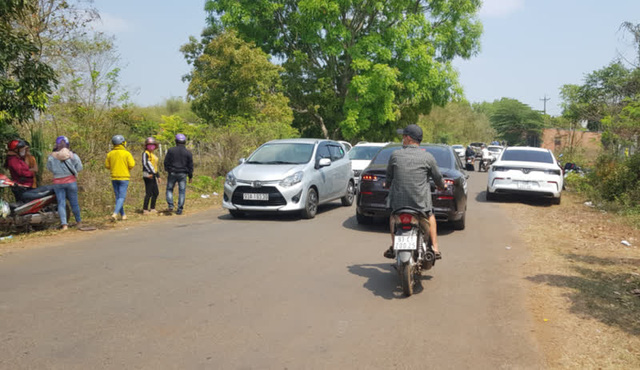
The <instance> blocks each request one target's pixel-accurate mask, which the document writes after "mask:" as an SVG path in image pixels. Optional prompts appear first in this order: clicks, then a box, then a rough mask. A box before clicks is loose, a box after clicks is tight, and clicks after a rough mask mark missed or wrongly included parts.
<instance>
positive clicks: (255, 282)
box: [0, 172, 543, 369]
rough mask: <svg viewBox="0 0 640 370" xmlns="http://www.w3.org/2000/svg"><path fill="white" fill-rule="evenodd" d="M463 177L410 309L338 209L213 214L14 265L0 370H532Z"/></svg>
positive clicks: (504, 261)
mask: <svg viewBox="0 0 640 370" xmlns="http://www.w3.org/2000/svg"><path fill="white" fill-rule="evenodd" d="M470 175H471V178H470V186H469V204H468V213H467V228H466V230H464V231H453V230H452V229H446V228H441V229H440V230H439V241H440V245H441V250H442V253H443V260H442V261H439V262H438V263H437V264H436V266H435V267H434V269H432V270H429V271H427V272H426V273H425V274H424V276H423V281H422V285H423V289H422V290H421V291H419V292H418V293H416V294H415V295H414V296H412V297H410V298H405V297H403V296H402V293H401V289H400V286H399V278H398V276H397V273H396V272H395V270H394V269H392V267H391V263H392V261H391V260H387V259H385V258H384V257H383V256H382V252H383V251H384V249H386V248H387V247H388V246H389V244H390V237H389V235H388V232H387V230H386V227H385V224H384V223H380V224H377V225H372V226H367V227H364V226H360V225H358V224H357V222H356V220H355V205H354V206H353V207H341V206H340V204H339V202H337V203H335V204H330V205H328V206H325V207H321V209H320V212H319V213H318V215H317V216H316V218H315V219H313V220H301V219H299V218H297V217H293V216H282V215H275V216H274V215H269V216H264V215H261V216H256V217H251V218H248V219H245V220H235V219H232V218H231V217H230V216H228V215H227V213H226V212H224V211H223V210H212V211H208V212H204V213H200V214H197V215H191V216H174V217H171V218H169V217H167V218H164V219H162V220H161V221H159V222H157V223H153V224H145V225H141V226H139V227H132V228H129V229H128V230H122V231H118V232H117V233H116V232H103V231H100V232H96V233H93V234H88V235H89V237H84V238H83V240H79V241H78V240H76V241H74V242H65V243H56V242H55V240H54V241H53V245H51V246H47V247H46V248H28V249H26V250H21V251H16V252H12V253H9V254H7V255H5V256H3V257H2V258H0V368H2V369H374V368H398V369H427V368H429V369H536V368H541V367H543V361H542V355H541V353H540V351H539V348H538V346H537V344H536V343H535V339H534V337H533V334H532V330H533V324H532V322H531V318H530V316H529V314H528V312H527V310H526V306H525V294H526V291H525V290H524V288H523V283H522V277H521V275H520V273H519V271H518V269H519V268H520V266H521V265H522V263H523V262H524V261H525V260H526V258H527V253H526V251H524V250H523V248H522V247H521V245H520V243H519V241H518V237H517V231H516V230H515V226H514V224H513V222H512V221H511V220H510V219H509V218H508V217H507V216H506V214H505V213H504V212H503V211H502V210H501V208H500V205H499V204H496V203H486V202H485V201H484V189H485V186H486V176H487V175H486V174H485V173H473V172H472V173H470ZM187 207H188V204H187ZM507 247H509V248H507Z"/></svg>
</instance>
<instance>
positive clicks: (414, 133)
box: [397, 125, 422, 142]
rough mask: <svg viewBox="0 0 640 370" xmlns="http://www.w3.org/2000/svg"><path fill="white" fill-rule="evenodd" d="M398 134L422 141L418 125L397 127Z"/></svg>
mask: <svg viewBox="0 0 640 370" xmlns="http://www.w3.org/2000/svg"><path fill="white" fill-rule="evenodd" d="M397 132H398V134H400V135H407V136H409V137H410V138H412V139H413V140H415V141H417V142H421V141H422V129H421V128H420V126H418V125H409V126H407V127H405V128H404V129H399V130H398V131H397Z"/></svg>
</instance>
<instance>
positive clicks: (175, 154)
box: [164, 134, 193, 215]
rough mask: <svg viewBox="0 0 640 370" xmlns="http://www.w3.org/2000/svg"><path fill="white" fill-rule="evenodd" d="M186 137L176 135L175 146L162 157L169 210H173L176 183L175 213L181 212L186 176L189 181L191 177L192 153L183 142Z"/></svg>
mask: <svg viewBox="0 0 640 370" xmlns="http://www.w3.org/2000/svg"><path fill="white" fill-rule="evenodd" d="M186 143H187V138H186V136H184V135H183V134H177V135H176V146H174V147H173V148H170V149H169V150H168V151H167V156H166V157H164V170H165V171H167V174H168V176H167V205H168V206H169V212H173V189H174V188H175V186H176V183H177V184H178V210H177V211H176V214H177V215H181V214H182V210H183V208H184V200H185V196H186V192H187V177H188V178H189V183H191V181H192V179H193V155H192V154H191V152H190V151H189V150H187V148H186V147H185V144H186Z"/></svg>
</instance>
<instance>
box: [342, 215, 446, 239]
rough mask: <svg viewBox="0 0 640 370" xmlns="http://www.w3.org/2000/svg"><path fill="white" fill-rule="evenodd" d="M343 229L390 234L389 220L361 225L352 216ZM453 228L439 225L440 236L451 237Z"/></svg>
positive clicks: (383, 219)
mask: <svg viewBox="0 0 640 370" xmlns="http://www.w3.org/2000/svg"><path fill="white" fill-rule="evenodd" d="M342 227H344V228H345V229H349V230H355V231H364V232H372V233H384V234H388V233H389V219H387V218H381V217H376V218H374V221H373V222H372V223H371V224H368V225H366V224H359V223H358V220H357V219H356V216H355V215H354V216H351V217H349V218H347V219H346V220H344V222H343V223H342ZM453 231H454V230H453V227H452V226H451V225H449V224H445V223H438V235H449V234H451V233H453Z"/></svg>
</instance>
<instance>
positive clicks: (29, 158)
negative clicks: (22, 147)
mask: <svg viewBox="0 0 640 370" xmlns="http://www.w3.org/2000/svg"><path fill="white" fill-rule="evenodd" d="M24 142H25V144H27V146H26V148H27V150H26V152H25V155H24V162H25V163H26V164H27V166H29V171H31V172H33V185H32V186H31V187H32V188H37V187H38V184H37V181H36V176H37V175H38V160H36V157H34V156H33V154H31V145H30V144H29V142H28V141H26V140H25V141H24Z"/></svg>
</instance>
